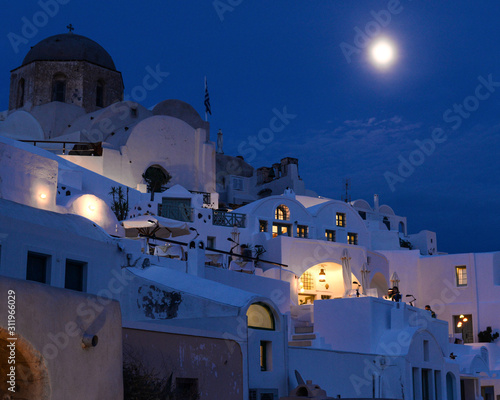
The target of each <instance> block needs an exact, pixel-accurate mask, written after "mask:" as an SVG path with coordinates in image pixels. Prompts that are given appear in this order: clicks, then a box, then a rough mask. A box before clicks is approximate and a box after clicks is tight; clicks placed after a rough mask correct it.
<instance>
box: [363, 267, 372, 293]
mask: <svg viewBox="0 0 500 400" xmlns="http://www.w3.org/2000/svg"><path fill="white" fill-rule="evenodd" d="M370 272H371V271H369V270H368V267H367V266H366V263H363V267H362V268H361V287H362V290H363V291H362V293H363V294H365V295H366V289H368V275H369V274H370Z"/></svg>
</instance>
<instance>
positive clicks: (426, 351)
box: [423, 340, 429, 361]
mask: <svg viewBox="0 0 500 400" xmlns="http://www.w3.org/2000/svg"><path fill="white" fill-rule="evenodd" d="M423 343H424V361H429V341H428V340H424V341H423Z"/></svg>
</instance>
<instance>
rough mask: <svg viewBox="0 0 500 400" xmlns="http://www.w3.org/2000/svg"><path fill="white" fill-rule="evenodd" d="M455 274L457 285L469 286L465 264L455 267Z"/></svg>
mask: <svg viewBox="0 0 500 400" xmlns="http://www.w3.org/2000/svg"><path fill="white" fill-rule="evenodd" d="M455 274H456V278H457V286H467V267H466V266H465V265H460V266H458V267H455Z"/></svg>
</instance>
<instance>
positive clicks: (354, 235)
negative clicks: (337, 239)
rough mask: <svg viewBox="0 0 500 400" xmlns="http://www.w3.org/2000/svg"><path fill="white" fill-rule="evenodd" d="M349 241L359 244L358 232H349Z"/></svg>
mask: <svg viewBox="0 0 500 400" xmlns="http://www.w3.org/2000/svg"><path fill="white" fill-rule="evenodd" d="M347 243H349V244H355V245H357V244H358V234H357V233H351V232H349V233H348V234H347Z"/></svg>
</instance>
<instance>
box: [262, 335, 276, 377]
mask: <svg viewBox="0 0 500 400" xmlns="http://www.w3.org/2000/svg"><path fill="white" fill-rule="evenodd" d="M272 360H273V358H272V342H268V341H265V340H261V341H260V370H261V371H272V370H273V365H272Z"/></svg>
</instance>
